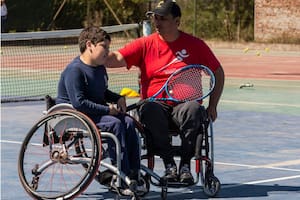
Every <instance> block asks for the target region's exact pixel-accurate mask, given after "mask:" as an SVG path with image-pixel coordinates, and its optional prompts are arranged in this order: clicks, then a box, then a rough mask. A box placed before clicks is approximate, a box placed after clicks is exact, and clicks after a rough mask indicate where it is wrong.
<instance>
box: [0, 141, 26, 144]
mask: <svg viewBox="0 0 300 200" xmlns="http://www.w3.org/2000/svg"><path fill="white" fill-rule="evenodd" d="M0 142H1V143H9V144H22V142H18V141H12V140H0Z"/></svg>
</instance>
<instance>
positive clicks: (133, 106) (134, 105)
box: [126, 103, 138, 111]
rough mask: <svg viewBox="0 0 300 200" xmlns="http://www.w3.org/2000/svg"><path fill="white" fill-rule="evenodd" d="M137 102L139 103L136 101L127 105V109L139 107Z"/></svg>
mask: <svg viewBox="0 0 300 200" xmlns="http://www.w3.org/2000/svg"><path fill="white" fill-rule="evenodd" d="M137 104H138V103H134V104H131V105H129V106H127V108H126V111H131V110H133V109H135V108H137V107H138V105H137Z"/></svg>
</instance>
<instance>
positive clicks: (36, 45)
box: [1, 24, 140, 103]
mask: <svg viewBox="0 0 300 200" xmlns="http://www.w3.org/2000/svg"><path fill="white" fill-rule="evenodd" d="M102 28H103V29H104V30H105V31H107V32H108V33H110V35H111V38H112V43H111V50H112V51H113V50H117V49H118V48H120V47H122V46H124V45H125V44H126V43H128V42H130V41H131V40H133V39H135V38H137V37H139V36H140V35H139V33H140V30H139V28H140V27H139V24H125V25H115V26H105V27H102ZM81 30H82V29H72V30H60V31H41V32H26V33H6V34H2V35H1V103H5V102H17V101H33V100H43V99H44V97H45V95H51V96H56V93H57V84H58V80H59V77H60V73H61V72H62V70H63V69H64V68H65V67H66V65H67V64H68V63H69V62H70V61H71V60H72V59H74V57H75V56H77V55H79V47H78V36H79V34H80V32H81ZM107 71H108V74H109V87H110V89H111V90H113V91H115V92H119V91H120V90H121V89H122V88H123V87H130V88H132V89H137V87H138V78H137V77H138V70H137V69H134V70H130V71H129V72H127V70H126V69H123V68H122V69H121V68H120V69H107Z"/></svg>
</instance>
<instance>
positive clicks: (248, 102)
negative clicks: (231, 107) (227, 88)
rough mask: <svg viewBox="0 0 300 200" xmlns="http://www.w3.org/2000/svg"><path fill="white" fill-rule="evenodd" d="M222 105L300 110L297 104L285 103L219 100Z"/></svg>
mask: <svg viewBox="0 0 300 200" xmlns="http://www.w3.org/2000/svg"><path fill="white" fill-rule="evenodd" d="M220 102H223V103H233V104H247V105H249V104H251V105H263V106H284V107H294V108H300V105H298V104H285V103H271V102H254V101H253V102H251V101H233V100H220Z"/></svg>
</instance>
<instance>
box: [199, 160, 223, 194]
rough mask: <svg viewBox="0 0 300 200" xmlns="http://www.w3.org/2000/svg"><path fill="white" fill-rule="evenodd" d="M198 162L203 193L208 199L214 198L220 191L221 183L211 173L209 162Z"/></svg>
mask: <svg viewBox="0 0 300 200" xmlns="http://www.w3.org/2000/svg"><path fill="white" fill-rule="evenodd" d="M200 162H201V182H202V185H203V192H204V193H205V194H206V195H207V196H209V197H214V196H216V195H217V193H218V192H219V191H220V188H221V183H220V181H219V179H218V178H217V177H216V176H215V175H214V173H213V168H212V163H211V160H209V159H202V160H200Z"/></svg>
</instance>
